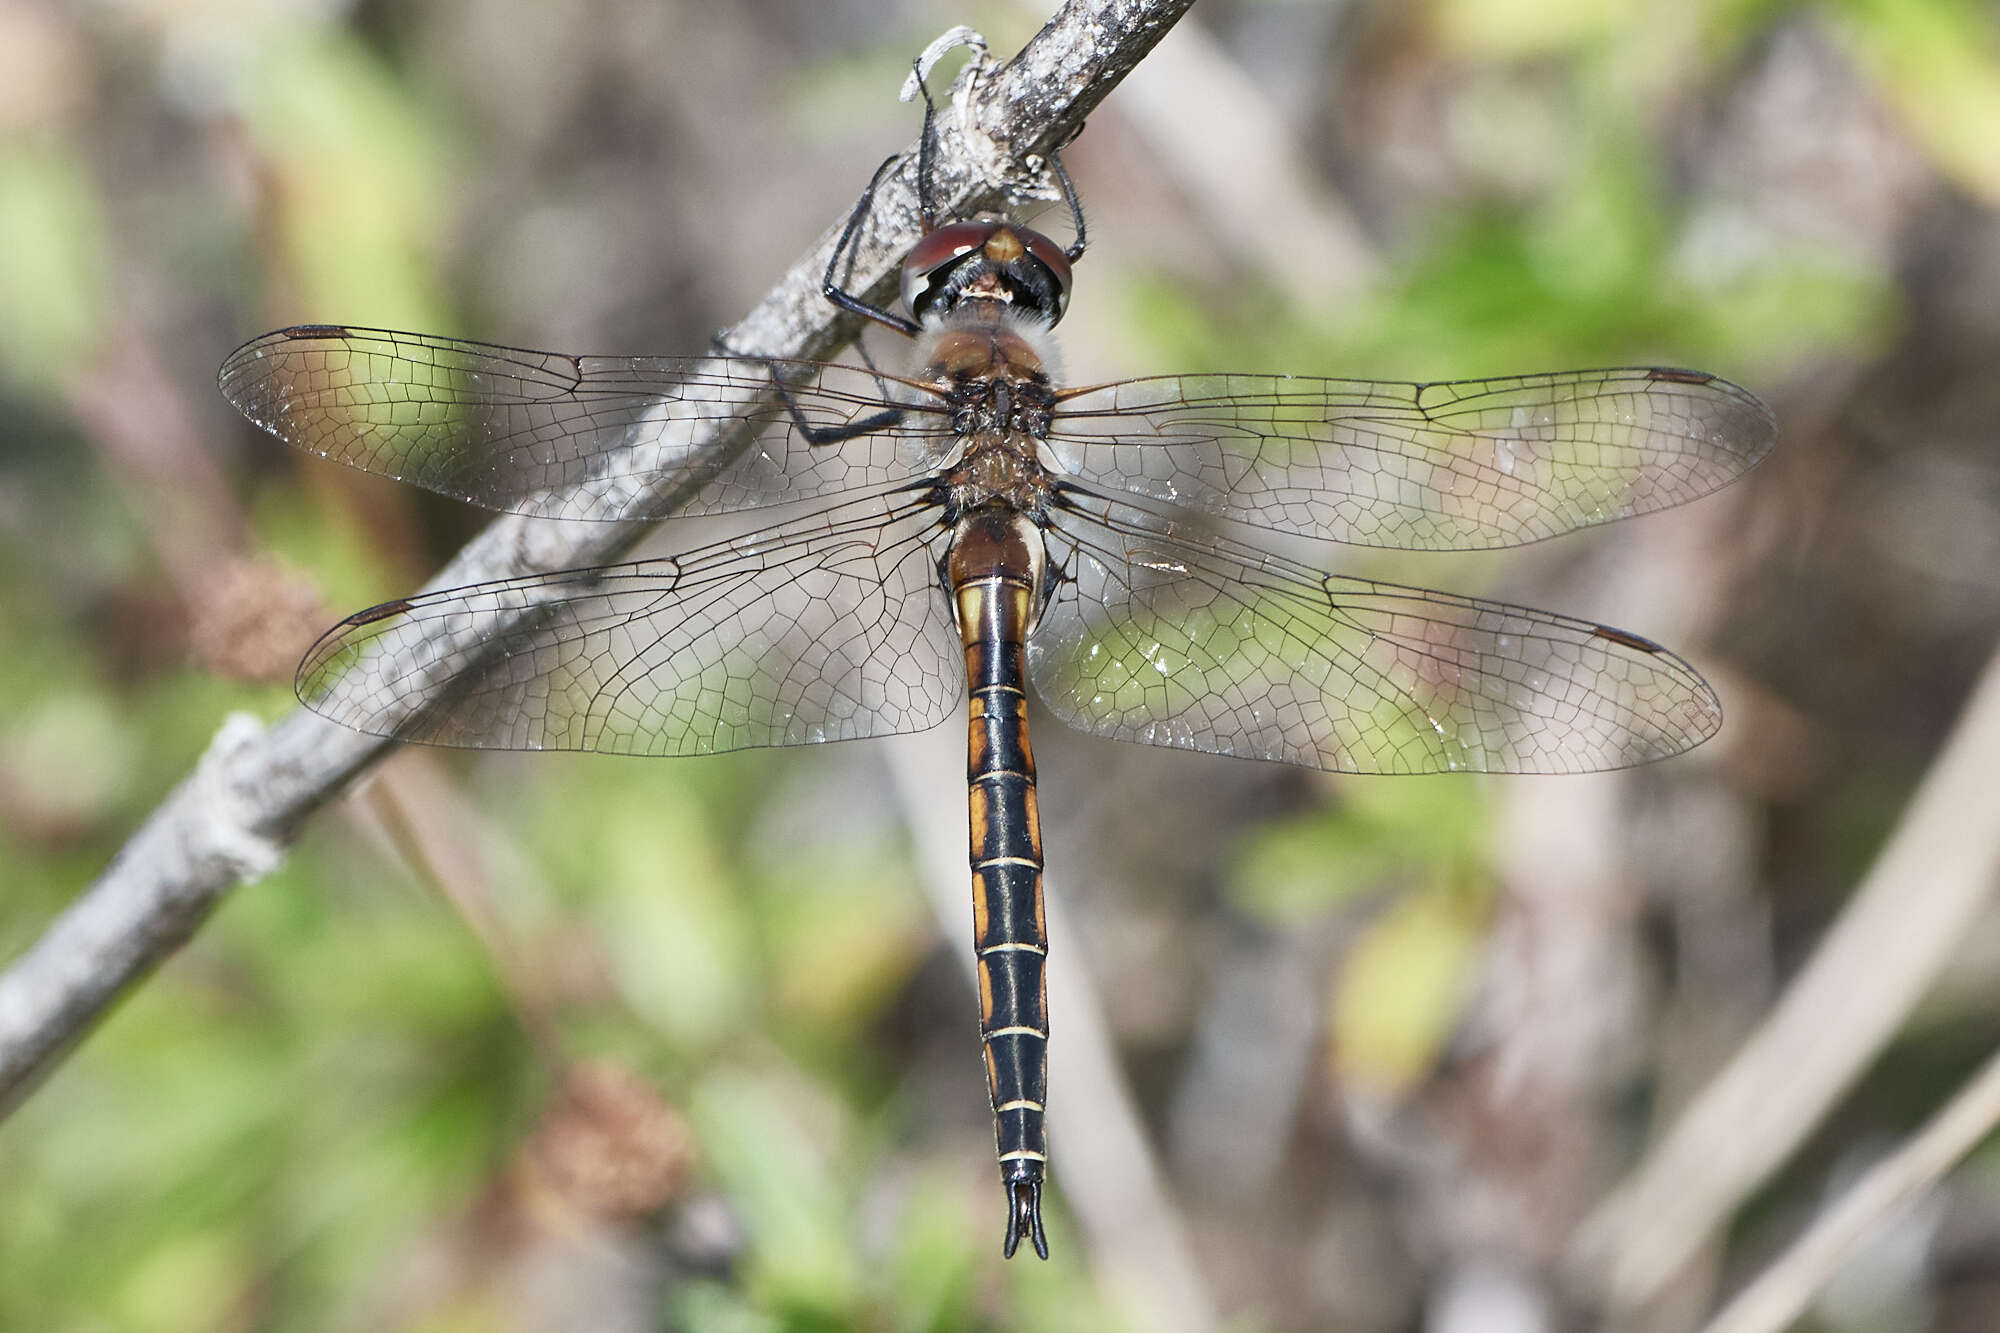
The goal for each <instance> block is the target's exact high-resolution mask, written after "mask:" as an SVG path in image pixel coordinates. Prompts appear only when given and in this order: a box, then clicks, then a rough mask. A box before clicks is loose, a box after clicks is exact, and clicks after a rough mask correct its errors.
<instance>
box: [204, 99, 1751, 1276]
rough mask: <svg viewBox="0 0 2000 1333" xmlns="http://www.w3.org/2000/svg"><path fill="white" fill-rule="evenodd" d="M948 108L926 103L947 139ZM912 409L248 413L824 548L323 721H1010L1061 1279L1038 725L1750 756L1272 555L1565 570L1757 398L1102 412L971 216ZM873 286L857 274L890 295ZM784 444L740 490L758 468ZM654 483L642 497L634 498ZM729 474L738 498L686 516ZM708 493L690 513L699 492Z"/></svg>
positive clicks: (991, 861) (419, 400)
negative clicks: (1511, 556) (1526, 562)
mask: <svg viewBox="0 0 2000 1333" xmlns="http://www.w3.org/2000/svg"><path fill="white" fill-rule="evenodd" d="M928 101H929V99H928V96H927V97H926V103H927V104H928ZM924 129H925V133H924V135H923V137H922V138H921V139H920V140H919V145H920V161H919V164H918V172H917V181H918V186H919V198H920V200H921V201H922V212H923V222H924V228H925V230H924V234H923V236H922V238H921V239H920V240H919V241H918V242H917V243H916V244H915V246H914V247H913V248H912V249H911V250H910V251H909V252H908V254H907V257H906V258H905V259H904V262H903V264H902V270H901V279H902V281H901V298H902V300H901V309H900V310H891V309H887V308H884V307H881V306H877V305H874V304H871V303H869V302H868V301H866V300H864V299H863V298H861V297H859V296H857V295H855V294H853V293H851V292H848V291H847V290H845V288H844V287H843V286H842V284H841V282H840V280H839V268H838V266H839V265H840V263H841V258H842V254H843V252H847V253H848V254H849V255H850V256H851V254H852V247H853V246H854V245H855V244H856V243H857V242H856V237H857V234H858V228H859V227H860V225H861V222H862V219H863V218H864V217H865V216H866V215H867V212H868V210H869V209H870V207H871V206H872V201H873V198H874V195H875V192H876V187H877V185H878V183H879V182H880V181H881V180H882V179H883V176H884V173H885V172H886V171H888V170H889V169H890V168H891V167H892V166H893V165H895V164H896V162H897V161H898V160H899V159H897V158H891V159H890V160H889V161H888V162H885V163H884V164H883V167H882V169H881V170H878V171H877V173H876V175H875V177H874V179H873V180H872V181H871V182H870V184H869V187H868V189H867V191H866V192H865V193H864V194H863V195H862V197H861V200H860V201H859V202H858V203H857V204H856V206H855V208H854V210H853V212H852V213H851V214H850V216H849V218H848V222H847V226H846V230H845V231H844V233H843V234H842V236H841V238H840V241H839V243H838V244H837V245H836V247H835V249H834V252H833V259H832V261H831V262H830V263H829V265H828V267H827V270H826V276H825V281H824V289H825V293H826V296H827V298H828V299H829V300H831V301H832V302H833V303H834V304H836V305H837V306H840V307H841V308H843V309H845V310H847V311H850V312H852V313H854V314H857V315H860V316H862V317H864V318H865V319H868V320H872V321H874V322H875V323H877V324H880V325H883V326H885V327H887V328H889V329H891V330H894V331H895V332H896V333H897V334H900V335H903V336H905V337H907V339H908V340H909V342H910V344H911V355H910V356H909V358H908V362H907V369H905V370H904V371H902V372H901V373H890V372H887V371H884V370H880V369H878V368H877V367H876V366H875V364H874V360H873V358H868V357H865V356H864V358H863V361H864V364H853V363H846V362H828V363H821V362H811V361H801V360H786V359H782V358H777V359H774V358H765V357H754V356H741V355H732V354H728V353H726V352H720V351H718V352H716V353H714V354H710V355H702V356H684V357H676V356H579V355H571V354H567V353H557V352H540V351H529V350H524V349H520V348H512V347H503V346H498V345H493V344H488V343H480V342H470V341H462V340H459V339H454V338H444V337H435V336H431V335H427V334H416V333H399V332H392V331H387V330H379V329H368V328H359V327H353V326H347V325H303V326H296V327H292V328H286V329H280V330H278V331H276V332H273V333H269V334H266V335H264V336H262V337H259V338H256V339H254V340H252V341H250V342H248V343H246V344H244V345H243V346H242V347H240V348H238V349H237V350H236V351H235V352H233V353H231V354H230V355H229V357H228V358H227V360H225V361H224V363H223V365H222V368H221V371H220V375H219V382H220V386H221V389H222V392H223V394H224V395H225V396H226V397H227V398H228V399H229V401H230V402H231V403H233V404H234V405H235V406H236V407H237V408H238V409H239V410H241V411H242V413H243V414H244V415H245V416H246V417H248V418H249V419H250V421H252V422H253V423H255V424H256V425H257V426H259V427H261V428H262V429H264V430H265V431H267V432H269V433H270V434H272V435H274V436H276V437H277V438H278V439H280V440H282V441H284V442H286V443H287V444H290V445H293V446H296V447H297V448H299V449H302V450H304V451H306V452H307V453H310V454H314V455H317V456H319V457H321V458H326V459H331V460H334V461H336V462H339V463H343V464H346V465H347V466H349V467H353V468H358V469H360V470H362V471H364V472H370V473H375V474H378V475H382V476H387V477H392V478H395V479H397V480H400V481H405V482H409V483H412V484H415V485H417V486H421V487H425V488H428V489H430V490H432V491H435V492H438V493H440V494H443V495H446V496H451V497H454V498H456V499H458V500H462V501H466V502H469V503H471V504H474V505H478V506H483V507H485V508H488V509H493V510H498V511H503V512H511V513H516V514H524V515H530V516H537V517H545V518H575V517H603V516H605V515H606V514H607V512H609V513H611V515H612V516H615V517H617V518H619V519H625V520H630V519H672V518H680V517H686V516H690V515H704V514H710V515H712V514H727V513H737V512H743V511H751V510H757V509H764V508H770V507H779V506H785V507H790V511H789V512H787V513H785V514H784V515H783V516H781V517H779V518H777V519H776V520H775V521H772V522H770V523H768V524H766V525H765V526H762V527H759V528H757V529H756V530H754V531H751V532H749V533H747V534H744V535H739V536H734V537H729V538H726V539H722V540H718V541H712V542H709V543H707V544H702V545H698V546H696V547H695V548H694V549H691V550H688V551H685V552H683V553H681V554H677V555H673V556H668V557H660V558H653V559H640V560H632V561H628V562H625V563H620V564H611V565H604V566H600V567H596V568H588V569H569V570H561V571H557V572H552V573H535V574H528V575H524V576H521V577H516V578H508V579H503V580H499V581H494V582H487V583H479V584H475V585H472V586H469V587H459V588H451V589H447V590H440V591H431V592H425V593H421V594H417V595H412V596H408V597H401V598H397V599H395V600H393V601H389V602H385V603H383V604H381V605H379V606H375V607H371V608H369V609H367V610H364V611H360V612H357V613H356V614H354V615H351V616H349V617H348V618H347V619H345V620H343V621H341V622H340V623H339V624H337V625H335V626H334V627H333V628H331V629H330V630H328V631H327V632H326V633H325V634H324V635H323V636H322V637H321V638H320V639H319V641H318V642H317V643H316V644H315V645H314V646H313V647H312V649H311V650H310V651H309V652H308V653H307V655H306V657H305V658H304V660H303V661H302V663H301V664H300V666H299V669H298V675H297V679H296V686H297V691H298V694H299V697H300V699H301V700H302V701H303V702H304V703H305V705H306V706H307V707H309V708H311V709H313V710H314V711H316V712H318V713H321V714H324V715H325V716H326V717H328V718H331V719H333V720H334V721H336V722H339V723H341V724H343V725H345V726H348V727H351V728H355V729H357V730H360V731H362V732H367V733H371V734H375V735H381V736H389V737H394V738H396V739H398V740H404V741H415V742H422V743H427V744H433V745H446V746H467V747H484V748H498V749H516V750H580V751H594V752H598V753H604V754H644V755H700V754H710V753H715V752H720V751H728V750H738V749H744V748H747V747H757V746H778V745H806V744H817V743H822V742H829V741H843V740H855V739H860V738H863V737H873V736H886V735H893V734H897V733H905V732H914V731H919V730H923V729H927V728H930V727H934V726H936V725H939V724H940V723H942V722H943V721H945V720H946V719H947V718H948V717H950V716H951V715H952V714H953V713H954V712H955V711H956V710H957V709H958V708H959V707H960V706H965V707H966V708H967V710H968V714H967V715H968V719H969V721H968V745H967V756H968V757H967V766H966V767H967V774H966V776H967V791H968V830H969V843H970V862H971V871H972V896H973V926H974V929H973V937H974V938H973V945H974V951H975V955H976V958H977V979H978V1001H979V1015H980V1036H981V1043H982V1047H983V1051H984V1056H985V1066H986V1082H987V1091H988V1095H989V1098H990V1101H991V1104H992V1111H993V1118H994V1133H995V1141H996V1149H997V1155H998V1159H999V1163H1000V1172H1001V1182H1002V1186H1003V1189H1004V1191H1005V1195H1006V1206H1007V1213H1006V1229H1005V1239H1004V1246H1003V1250H1004V1253H1005V1255H1006V1256H1007V1257H1009V1258H1011V1257H1012V1256H1013V1255H1014V1254H1015V1252H1016V1249H1017V1247H1018V1246H1019V1244H1020V1242H1022V1241H1024V1240H1025V1241H1027V1242H1028V1243H1029V1245H1030V1246H1031V1247H1032V1248H1033V1250H1034V1251H1035V1253H1036V1254H1038V1255H1040V1256H1041V1257H1042V1258H1045V1259H1046V1258H1047V1257H1048V1243H1047V1238H1046V1235H1045V1232H1044V1227H1043V1221H1042V1192H1043V1186H1044V1184H1045V1181H1046V1173H1047V1161H1048V1144H1047V1133H1046V1119H1045V1112H1046V1106H1047V1096H1048V1093H1047V1086H1048V1058H1047V1044H1048V1039H1049V1023H1048V1005H1047V996H1046V989H1045V963H1046V958H1047V953H1048V943H1049V942H1048V935H1047V929H1046V923H1045V920H1044V912H1043V888H1042V876H1043V866H1044V863H1043V856H1042V838H1041V824H1040V815H1039V811H1038V808H1037V804H1036V783H1035V761H1034V755H1033V752H1032V750H1031V748H1030V745H1029V738H1028V718H1027V697H1028V693H1029V690H1030V688H1031V687H1032V689H1033V692H1034V694H1035V695H1036V696H1037V697H1038V698H1039V699H1040V701H1041V703H1042V705H1043V706H1044V707H1045V708H1046V709H1047V710H1048V711H1049V712H1050V713H1052V714H1053V715H1054V716H1055V717H1056V718H1058V719H1059V720H1060V721H1062V722H1064V723H1066V724H1067V725H1069V726H1071V727H1074V728H1076V729H1078V730H1080V731H1083V732H1087V733H1090V734H1093V735H1097V736H1105V737H1111V738H1114V739H1117V740H1122V741H1132V742H1138V743H1142V744H1147V745H1156V746H1167V747H1171V748H1178V749H1185V750H1196V751H1203V752H1207V753H1212V754H1222V755H1235V756H1241V757H1246V758H1254V759H1263V760H1275V761H1278V762H1281V763H1288V764H1297V765H1304V766H1306V767H1309V768H1317V769H1324V770H1330V771H1335V772H1343V773H1440V772H1483V773H1583V772H1590V771H1597V770H1606V769H1616V768H1621V767H1626V766H1629V765H1635V764H1643V763H1649V762H1652V761H1654V760H1658V759H1664V758H1666V757H1668V756H1671V755H1676V754H1679V753H1681V752H1683V751H1685V750H1688V749H1690V748H1691V747H1693V746H1695V745H1697V744H1699V743H1701V742H1702V741H1703V740H1705V739H1707V738H1708V737H1709V736H1711V735H1713V734H1714V733H1715V731H1716V730H1717V729H1718V728H1719V727H1720V726H1721V721H1722V712H1721V706H1720V703H1719V701H1718V700H1717V698H1716V695H1715V692H1714V691H1713V690H1712V689H1711V688H1710V687H1709V685H1708V684H1707V682H1705V681H1704V680H1703V679H1702V677H1701V676H1700V675H1699V674H1698V673H1697V672H1696V671H1695V670H1694V669H1693V668H1692V667H1690V666H1689V664H1688V663H1687V662H1686V661H1684V660H1683V659H1682V658H1680V657H1678V656H1676V655H1675V654H1674V653H1672V652H1669V651H1668V650H1667V649H1666V648H1664V647H1662V646H1661V645H1659V644H1657V643H1655V642H1653V641H1652V640H1650V639H1648V638H1645V637H1643V636H1641V635H1638V634H1634V633H1631V632H1629V631H1626V630H1622V629H1615V628H1612V627H1610V626H1607V625H1601V624H1596V623H1593V622H1591V621H1589V620H1583V619H1577V618H1573V617H1570V616H1564V615H1558V614H1554V613H1552V612H1547V611H1537V610H1532V609H1529V608H1526V607H1521V606H1512V605H1507V604H1504V603H1501V602H1497V601H1488V600H1483V599H1480V598H1476V597H1464V596H1455V595H1453V594H1450V593H1445V592H1438V591H1432V590H1429V589H1425V588H1417V587H1404V586H1399V585H1396V584H1393V583H1385V582H1379V581H1375V580H1371V579H1367V578H1361V577H1355V576H1349V575H1344V574H1339V573H1335V572H1330V571H1328V570H1325V569H1322V568H1320V567H1319V566H1318V565H1316V564H1313V563H1306V562H1302V561H1300V560H1299V559H1296V558H1294V557H1293V556H1290V555H1287V554H1283V553H1281V552H1280V551H1279V550H1277V549H1274V546H1275V545H1278V544H1279V543H1273V542H1272V541H1271V540H1270V539H1269V538H1268V537H1264V536H1260V530H1261V531H1262V532H1264V533H1270V534H1279V535H1282V536H1283V537H1287V538H1308V539H1316V540H1318V541H1320V542H1327V543H1341V544H1345V545H1350V546H1361V547H1382V548H1392V549H1397V550H1406V551H1445V550H1454V551H1456V550H1490V549H1496V548H1503V547H1510V546H1517V545H1521V544H1524V543H1529V542H1535V541H1540V540H1542V539H1544V538H1549V537H1554V536H1557V535H1559V534H1562V533H1567V532H1572V531H1575V530H1577V529H1581V528H1587V527H1590V526H1593V525H1596V524H1600V523H1605V522H1608V521H1611V520H1614V519H1620V518H1625V517H1628V516H1631V515H1636V514H1644V513H1650V512H1653V511H1656V510H1660V509H1664V508H1667V507H1669V506H1673V505H1678V504H1681V503H1683V502H1685V501H1688V500H1692V499H1695V498H1697V497H1699V496H1704V495H1707V494H1709V493H1711V492H1713V491H1716V490H1718V489H1720V488H1721V487H1723V486H1725V485H1728V484H1729V483H1730V482H1732V481H1734V480H1736V479H1737V478H1739V477H1741V476H1742V475H1743V474H1744V473H1746V472H1747V471H1749V469H1751V468H1752V467H1754V466H1755V465H1756V464H1757V462H1758V461H1759V460H1760V459H1761V458H1762V457H1763V456H1764V455H1765V454H1766V453H1767V452H1768V451H1769V450H1770V449H1771V447H1772V446H1773V445H1774V443H1775V442H1776V438H1777V431H1776V425H1775V422H1774V419H1773V416H1772V414H1771V412H1770V410H1769V408H1767V407H1766V406H1765V405H1764V404H1763V403H1762V402H1761V401H1759V399H1758V398H1757V397H1756V396H1754V395H1753V394H1751V393H1750V392H1748V391H1747V390H1744V389H1742V388H1739V387H1738V386H1736V385H1735V384H1732V383H1730V382H1728V381H1727V380H1724V379H1721V378H1718V377H1716V376H1714V375H1709V374H1705V373H1701V372H1696V371H1688V370H1677V369H1666V368H1658V367H1633V368H1623V369H1609V370H1586V371H1572V372H1565V373H1556V374H1533V375H1516V376H1509V377H1506V378H1499V379H1478V380H1460V381H1449V382H1433V383H1385V382H1373V381H1366V380H1354V379H1328V378H1312V377H1303V376H1293V375H1284V374H1185V375H1163V376H1149V377H1144V378H1138V379H1126V380H1121V381H1118V382H1115V383H1102V384H1088V385H1080V386H1070V385H1064V384H1063V383H1062V382H1061V381H1060V379H1059V378H1058V376H1057V374H1056V372H1055V365H1056V358H1055V346H1054V340H1053V337H1052V334H1051V332H1050V331H1051V329H1052V328H1053V326H1054V325H1055V324H1056V323H1057V321H1058V320H1060V319H1061V317H1062V315H1063V313H1064V311H1065V308H1066V307H1067V304H1068V301H1069V295H1070V289H1071V285H1072V277H1073V266H1074V265H1075V263H1076V262H1077V260H1079V259H1080V258H1081V257H1082V255H1083V252H1084V248H1085V241H1086V233H1085V230H1084V218H1083V211H1082V208H1081V206H1080V205H1079V203H1078V202H1077V197H1076V192H1075V189H1074V187H1073V186H1072V185H1071V183H1070V180H1069V177H1068V174H1067V173H1066V172H1065V171H1064V170H1063V167H1062V162H1061V159H1060V157H1059V156H1057V155H1056V154H1054V153H1051V154H1049V155H1048V156H1047V158H1046V159H1045V160H1046V162H1047V165H1048V168H1049V169H1050V170H1051V171H1052V172H1053V173H1054V175H1055V177H1056V180H1057V182H1058V183H1059V185H1060V189H1061V194H1062V197H1063V199H1064V200H1065V202H1066V203H1067V205H1068V209H1069V213H1070V217H1071V220H1072V224H1073V230H1074V233H1075V239H1074V240H1073V241H1072V242H1071V243H1070V244H1068V245H1067V246H1063V245H1059V244H1057V243H1056V242H1055V241H1054V240H1052V239H1051V238H1050V237H1048V236H1046V235H1044V234H1042V233H1040V232H1037V231H1034V230H1032V229H1030V228H1028V227H1026V226H1024V225H1022V224H1020V223H1018V222H1015V221H1012V220H1009V219H1008V218H1007V217H1006V216H1004V215H999V214H982V215H978V216H975V217H972V218H968V219H964V220H959V221H949V222H947V221H944V220H942V219H941V218H939V217H938V216H937V213H936V211H935V209H934V208H933V207H932V205H931V204H930V202H929V198H930V188H929V186H928V184H927V182H928V180H929V171H930V166H929V154H930V152H931V151H932V142H933V133H934V131H933V128H932V116H931V114H929V113H928V112H927V114H926V117H925V126H924ZM850 266H851V259H850ZM725 427H726V428H740V429H741V430H742V431H745V432H749V433H750V438H751V439H752V440H753V443H752V445H751V447H748V448H745V449H741V450H739V451H738V452H736V453H735V454H733V455H730V456H728V457H726V458H724V459H722V460H721V461H720V462H717V461H715V460H714V459H712V458H711V457H710V456H709V455H707V454H706V453H704V452H702V450H701V449H700V448H699V447H698V443H697V442H698V441H702V440H706V439H708V438H710V436H711V435H712V434H713V433H714V432H715V431H716V430H718V429H720V428H725ZM613 459H615V460H618V461H617V462H615V463H614V462H609V461H607V460H613ZM686 478H695V479H699V480H700V481H701V482H702V483H703V484H701V485H700V486H699V487H695V486H693V485H691V484H690V485H681V484H677V483H679V482H681V481H682V480H683V479H686ZM662 483H667V484H662Z"/></svg>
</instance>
